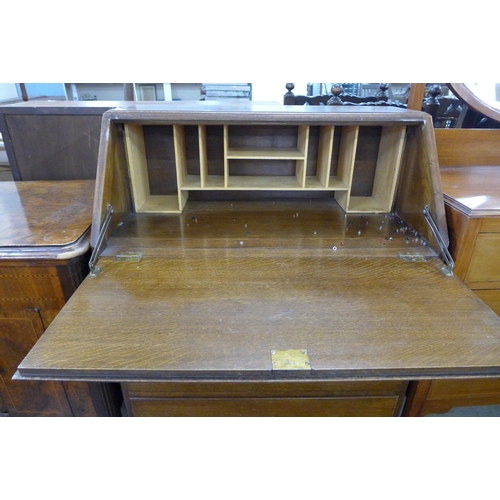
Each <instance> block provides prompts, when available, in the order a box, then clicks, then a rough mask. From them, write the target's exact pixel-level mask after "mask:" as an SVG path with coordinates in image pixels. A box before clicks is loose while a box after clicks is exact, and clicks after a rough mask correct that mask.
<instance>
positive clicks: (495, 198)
mask: <svg viewBox="0 0 500 500" xmlns="http://www.w3.org/2000/svg"><path fill="white" fill-rule="evenodd" d="M441 182H442V185H443V194H444V198H445V201H446V202H447V203H449V204H450V205H451V206H453V207H454V208H456V209H457V210H459V211H460V212H462V213H464V214H465V215H468V216H469V217H484V216H489V217H495V216H500V166H498V167H497V166H484V167H483V166H477V167H441Z"/></svg>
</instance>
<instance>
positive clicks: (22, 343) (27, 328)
mask: <svg viewBox="0 0 500 500" xmlns="http://www.w3.org/2000/svg"><path fill="white" fill-rule="evenodd" d="M43 331H44V327H43V322H42V319H41V317H40V314H39V312H38V311H37V310H24V311H0V412H2V413H8V414H9V415H11V416H71V415H72V412H71V408H70V407H69V404H68V401H67V398H66V395H65V393H64V389H63V387H62V385H61V384H57V383H53V382H35V381H30V382H28V381H18V380H12V376H13V375H14V373H15V372H16V369H17V366H18V365H19V364H20V363H21V361H22V360H23V358H24V357H25V356H26V354H27V353H28V352H29V350H30V349H31V348H32V347H33V345H34V344H35V342H36V341H37V340H38V338H39V337H40V336H41V334H42V333H43Z"/></svg>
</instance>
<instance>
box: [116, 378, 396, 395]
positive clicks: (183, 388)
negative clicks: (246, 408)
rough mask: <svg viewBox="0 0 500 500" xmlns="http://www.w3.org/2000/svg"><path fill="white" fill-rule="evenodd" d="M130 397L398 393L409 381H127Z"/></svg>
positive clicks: (125, 386)
mask: <svg viewBox="0 0 500 500" xmlns="http://www.w3.org/2000/svg"><path fill="white" fill-rule="evenodd" d="M124 389H125V392H126V393H128V396H129V397H130V398H133V397H136V398H266V397H267V398H332V397H355V396H398V395H400V394H402V393H403V392H404V390H405V389H406V382H402V381H398V380H395V381H393V380H389V381H369V382H336V381H318V380H311V381H293V382H291V381H274V380H273V381H258V382H256V381H252V382H246V381H224V382H220V381H218V382H212V381H183V382H159V383H129V384H124Z"/></svg>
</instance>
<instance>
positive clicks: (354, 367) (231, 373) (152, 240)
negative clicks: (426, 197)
mask: <svg viewBox="0 0 500 500" xmlns="http://www.w3.org/2000/svg"><path fill="white" fill-rule="evenodd" d="M270 203H271V202H248V203H243V202H241V203H240V202H238V203H234V204H231V203H229V202H218V203H215V204H214V202H211V203H202V202H199V203H196V202H191V201H189V202H188V204H187V206H186V210H185V212H184V213H183V214H181V215H175V214H173V215H168V216H153V215H147V214H136V215H133V216H132V217H130V219H129V220H127V221H125V223H124V225H123V226H122V227H121V228H120V229H119V231H118V232H117V233H116V234H115V235H114V236H113V237H112V238H111V240H110V242H109V245H108V248H107V250H106V252H105V254H104V256H103V257H102V258H101V260H100V261H99V263H98V265H99V266H100V267H101V268H102V271H101V274H99V275H98V276H97V277H87V278H86V280H85V281H84V283H83V284H82V285H81V287H80V288H79V289H78V290H77V292H76V293H75V294H74V295H73V296H72V298H71V299H70V301H69V302H68V304H67V305H66V306H65V308H64V309H63V310H62V312H61V313H60V314H59V315H58V316H57V318H56V319H55V320H54V322H53V323H52V324H51V326H50V327H49V329H48V330H47V331H46V333H44V335H43V336H42V338H41V340H40V341H39V342H38V343H37V345H36V346H35V347H34V349H33V350H32V351H31V353H30V354H29V355H28V357H27V358H26V359H25V360H24V361H23V362H22V364H21V365H20V367H19V372H18V375H17V377H18V378H37V377H39V378H44V379H47V378H49V379H54V380H58V379H68V380H71V379H75V380H76V379H78V380H118V381H125V380H129V381H134V380H135V381H139V380H165V379H176V378H183V377H188V378H189V377H193V378H198V377H203V378H212V379H221V378H222V379H254V378H257V379H259V378H260V379H273V377H274V378H276V377H278V378H279V377H280V376H281V375H280V374H277V372H274V373H273V372H272V363H271V355H270V351H271V350H272V349H278V350H281V349H283V350H286V349H307V351H308V353H309V358H310V362H311V367H312V370H311V371H310V372H309V371H307V372H306V373H304V372H303V371H300V374H298V375H297V372H294V373H292V375H291V376H294V375H295V376H300V377H302V378H304V377H305V378H308V377H309V378H311V377H312V378H334V379H339V380H340V379H346V380H347V379H385V378H398V379H415V378H425V377H446V376H478V375H488V374H490V375H491V374H495V375H498V374H500V319H499V318H498V316H496V315H495V314H494V313H493V312H492V311H491V310H490V309H489V308H488V307H487V306H485V305H484V303H483V302H481V301H480V300H479V299H478V298H477V297H476V296H475V295H474V293H473V292H472V291H471V290H469V289H468V288H467V287H466V286H465V285H463V283H461V282H460V281H459V280H458V279H457V278H456V277H446V276H444V275H443V274H442V273H441V272H440V268H441V267H442V263H441V261H440V260H439V259H438V258H437V257H436V256H435V254H434V253H433V252H432V250H430V249H429V248H428V247H427V246H425V245H423V244H422V242H421V241H417V237H415V236H414V235H412V234H411V231H410V230H407V231H405V225H404V223H403V222H402V221H400V220H398V218H397V217H392V216H388V217H387V218H386V217H385V216H383V215H382V216H381V215H366V216H360V215H349V216H346V215H345V214H343V212H342V211H341V210H340V209H339V208H338V206H337V208H336V209H335V208H334V206H333V204H332V203H330V204H329V205H327V204H324V202H321V203H317V202H304V201H302V202H298V203H293V202H281V203H277V204H274V205H273V206H270V205H269V204H270ZM358 233H359V234H358ZM179 235H181V237H179ZM407 238H408V239H407ZM334 247H335V248H334ZM405 250H406V251H411V252H415V251H417V250H418V251H419V253H420V254H421V255H422V256H424V257H425V259H424V261H422V262H406V261H403V260H402V259H400V258H399V257H398V255H399V253H401V252H403V251H405ZM120 251H132V252H137V251H142V252H144V256H143V258H142V260H141V261H140V262H120V261H116V260H115V259H114V255H116V254H117V253H119V252H120Z"/></svg>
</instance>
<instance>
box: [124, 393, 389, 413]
mask: <svg viewBox="0 0 500 500" xmlns="http://www.w3.org/2000/svg"><path fill="white" fill-rule="evenodd" d="M130 407H131V411H132V416H137V417H193V416H195V417H309V416H311V415H314V416H315V417H392V416H394V415H395V413H396V409H397V407H398V398H397V397H378V398H377V397H373V398H324V399H314V398H310V399H300V398H297V399H281V400H280V399H278V400H276V399H265V398H254V399H250V398H241V399H216V400H213V399H184V400H182V399H135V398H134V399H131V400H130Z"/></svg>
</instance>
